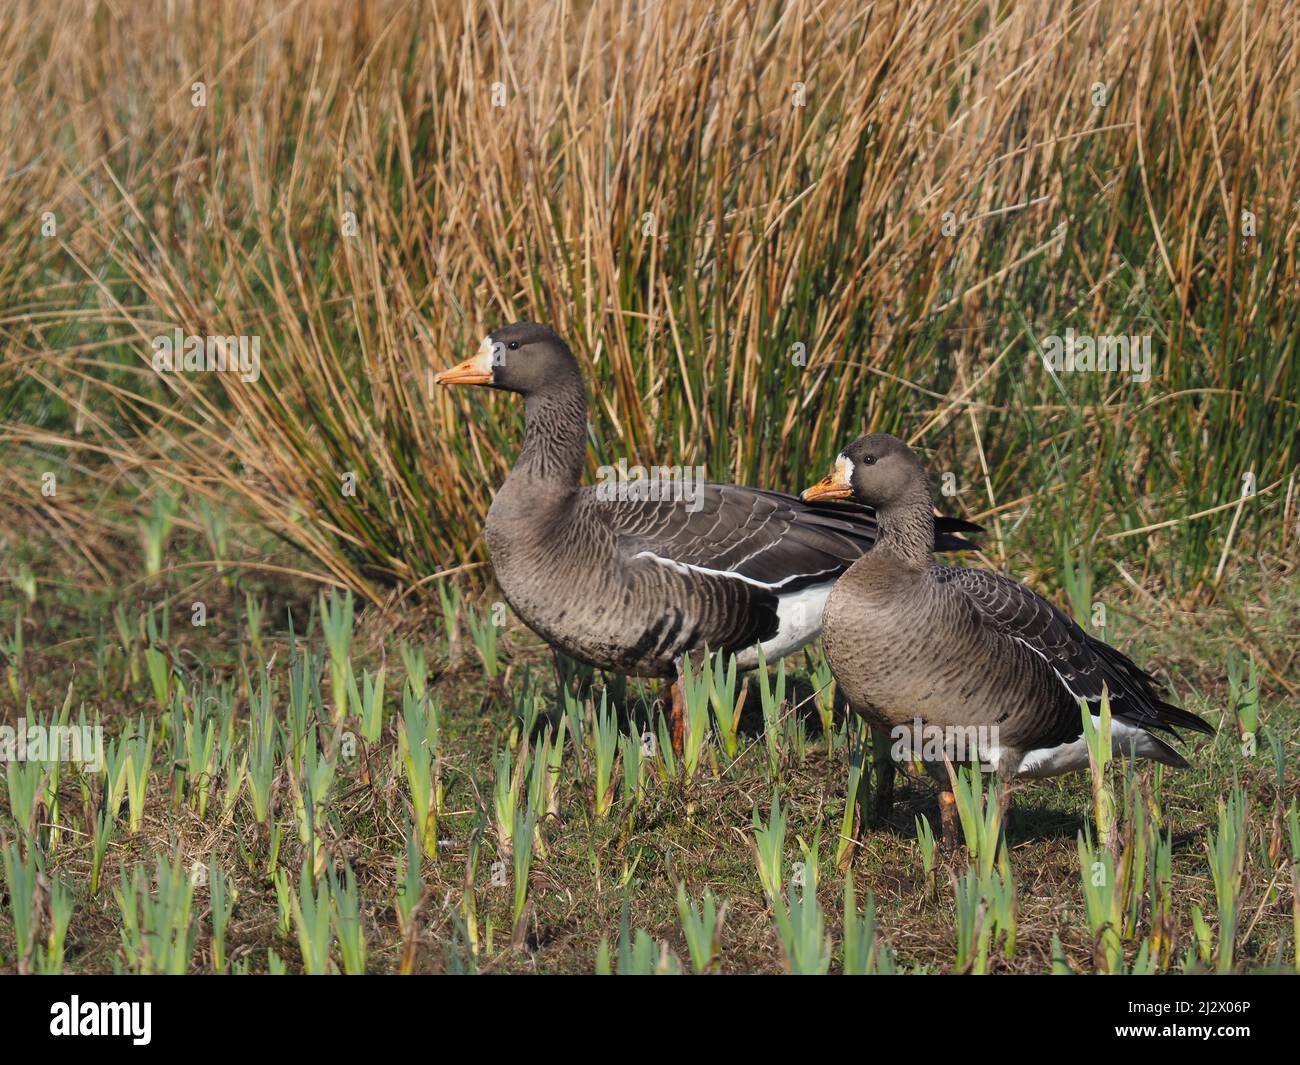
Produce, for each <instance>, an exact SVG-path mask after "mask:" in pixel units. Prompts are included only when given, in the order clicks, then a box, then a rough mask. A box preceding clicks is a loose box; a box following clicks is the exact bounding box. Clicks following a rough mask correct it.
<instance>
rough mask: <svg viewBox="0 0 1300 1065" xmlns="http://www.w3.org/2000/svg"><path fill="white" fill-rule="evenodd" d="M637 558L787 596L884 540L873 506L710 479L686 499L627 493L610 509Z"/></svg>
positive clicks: (627, 549)
mask: <svg viewBox="0 0 1300 1065" xmlns="http://www.w3.org/2000/svg"><path fill="white" fill-rule="evenodd" d="M602 516H603V517H604V518H605V520H606V521H607V522H608V524H609V526H610V527H611V528H612V529H613V531H614V532H615V534H616V535H617V536H618V537H619V539H620V541H621V544H620V546H621V548H622V552H623V554H624V556H625V557H627V558H629V559H637V558H647V559H650V560H652V561H655V562H661V563H666V564H669V565H675V566H678V567H686V568H689V569H692V570H697V571H699V572H700V573H702V574H705V575H712V576H719V577H727V578H730V579H732V580H736V581H743V582H745V583H746V584H749V585H752V586H754V587H755V588H758V589H761V590H763V591H766V592H769V593H772V594H777V595H784V594H791V593H794V592H797V591H799V590H801V589H802V588H806V587H808V586H809V585H813V584H823V583H825V582H827V581H832V580H834V579H835V578H836V577H838V576H839V575H840V574H841V573H843V572H844V571H845V570H846V569H848V567H849V566H851V565H853V563H854V562H855V561H857V559H858V557H859V556H860V555H861V554H862V553H863V552H864V551H866V550H868V549H869V548H870V547H871V545H872V544H873V543H875V540H876V516H875V514H874V513H873V512H872V511H871V510H869V509H868V508H866V507H854V508H840V507H831V506H826V505H823V506H817V505H810V504H806V503H803V502H801V501H800V500H798V499H796V498H795V497H793V496H787V495H783V494H781V493H780V492H766V491H763V490H761V489H755V488H743V487H741V486H739V485H732V484H715V483H712V482H706V483H704V484H702V485H700V486H699V491H698V493H697V494H696V495H695V496H694V497H693V498H692V499H690V500H689V501H686V500H626V501H616V502H612V503H608V504H605V505H604V509H603V515H602Z"/></svg>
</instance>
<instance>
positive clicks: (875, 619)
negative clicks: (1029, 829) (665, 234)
mask: <svg viewBox="0 0 1300 1065" xmlns="http://www.w3.org/2000/svg"><path fill="white" fill-rule="evenodd" d="M803 498H804V499H805V500H810V501H822V500H831V499H850V498H851V499H854V500H857V501H858V502H861V503H865V504H867V505H869V506H871V507H873V508H874V509H875V512H876V521H877V526H878V528H877V533H876V544H875V546H874V547H873V548H872V550H871V551H870V552H868V553H867V554H865V555H863V557H862V558H860V559H858V560H857V561H856V562H855V563H854V564H853V565H852V566H851V567H849V570H848V572H847V573H845V574H844V576H843V577H842V578H841V579H840V581H839V582H838V583H837V584H836V585H835V587H834V589H833V590H832V591H831V594H830V596H829V597H828V599H827V602H826V615H825V618H824V625H825V629H824V635H823V641H824V644H825V648H826V658H827V661H828V662H829V663H830V667H831V672H832V673H833V674H834V676H835V679H836V681H837V682H838V684H839V686H840V690H841V691H842V692H843V694H844V696H845V697H846V698H847V699H848V701H849V705H850V706H851V707H853V709H855V710H856V711H858V712H859V713H861V714H863V715H864V716H865V717H867V718H868V719H869V720H871V721H872V722H873V724H875V725H876V726H877V727H884V728H889V729H891V730H899V729H900V726H901V731H895V735H896V736H899V737H901V738H904V739H905V740H906V741H907V746H909V747H910V749H911V750H912V752H913V753H914V754H916V755H920V756H924V755H925V753H926V751H925V750H924V749H923V750H920V751H918V750H917V747H918V745H919V744H918V742H917V741H918V739H919V740H920V741H922V744H924V745H925V746H927V747H928V750H929V754H930V758H929V759H928V760H926V759H925V758H924V757H922V760H923V764H924V765H925V767H926V769H927V770H929V771H930V772H931V774H932V775H933V776H935V777H936V778H937V779H938V780H939V782H940V787H941V794H940V804H939V806H940V812H941V814H942V815H943V828H944V838H945V842H947V843H948V844H950V845H951V844H953V843H954V842H955V840H956V820H955V817H954V801H953V796H952V794H951V792H950V791H949V784H948V777H947V773H946V768H945V767H944V765H943V761H942V755H943V754H948V755H949V756H950V757H951V752H952V750H953V747H954V746H955V745H956V744H954V741H959V743H960V744H961V745H965V746H966V748H967V754H968V755H970V756H971V757H969V758H967V759H966V760H968V761H976V760H978V761H979V762H981V763H982V764H984V765H986V766H988V767H991V768H996V769H997V771H998V772H999V773H1000V774H1001V775H1002V776H1003V777H1007V778H1011V777H1044V776H1054V775H1056V774H1058V773H1065V772H1068V771H1069V770H1072V769H1078V768H1082V767H1085V766H1087V764H1088V752H1087V745H1086V742H1085V740H1084V739H1083V725H1082V718H1081V713H1080V701H1081V700H1083V701H1086V702H1087V704H1088V707H1089V709H1090V711H1091V712H1092V713H1093V714H1094V715H1096V714H1098V713H1100V705H1101V697H1102V691H1103V689H1105V690H1107V691H1108V692H1109V695H1110V702H1111V709H1112V715H1113V720H1112V742H1113V745H1114V748H1115V751H1116V753H1117V754H1125V753H1128V752H1129V751H1130V750H1132V751H1133V752H1134V753H1136V754H1137V756H1138V757H1141V758H1149V759H1153V760H1155V761H1157V762H1163V763H1165V764H1166V765H1171V766H1178V767H1180V768H1186V766H1187V762H1186V761H1185V760H1184V759H1183V757H1182V755H1180V754H1179V753H1178V752H1177V751H1176V750H1174V749H1173V748H1172V747H1171V746H1169V744H1168V743H1166V742H1165V741H1164V740H1163V739H1161V738H1160V736H1158V735H1156V733H1158V732H1163V733H1167V734H1169V735H1172V736H1176V735H1177V733H1175V731H1174V728H1175V726H1177V727H1179V728H1187V729H1193V730H1195V731H1197V732H1204V733H1209V734H1212V733H1213V729H1211V728H1210V726H1209V725H1207V724H1206V723H1205V722H1204V721H1202V720H1201V719H1200V718H1199V717H1196V716H1195V715H1194V714H1190V713H1188V712H1187V711H1186V710H1181V709H1179V708H1178V707H1176V706H1172V705H1170V704H1169V703H1167V702H1165V701H1163V699H1162V698H1161V695H1160V692H1159V690H1158V688H1157V687H1156V684H1155V681H1154V680H1153V678H1152V677H1151V675H1150V674H1148V673H1146V672H1145V671H1143V670H1142V669H1140V668H1139V667H1138V666H1137V665H1135V664H1134V663H1133V662H1132V661H1131V660H1130V659H1129V658H1128V657H1126V656H1125V655H1124V654H1123V653H1121V652H1120V651H1117V650H1116V649H1115V648H1113V647H1111V646H1109V645H1108V644H1105V643H1103V642H1102V641H1101V640H1098V639H1095V638H1094V637H1092V636H1089V635H1088V634H1087V633H1086V632H1084V631H1083V629H1081V628H1080V627H1079V626H1078V625H1077V624H1076V623H1075V622H1074V621H1072V620H1071V619H1070V618H1069V617H1068V616H1067V615H1066V614H1065V613H1063V612H1062V611H1060V610H1058V609H1057V608H1056V607H1054V606H1053V605H1052V604H1051V603H1049V602H1048V601H1047V600H1046V599H1043V598H1042V597H1041V596H1039V595H1036V594H1035V593H1034V592H1032V591H1030V590H1029V589H1028V588H1026V587H1025V586H1024V585H1022V584H1017V583H1016V582H1015V581H1012V580H1008V579H1007V578H1006V577H1002V576H999V575H998V574H996V573H988V572H986V571H984V570H975V569H962V568H958V567H955V566H954V567H950V566H940V565H936V564H935V562H934V559H933V556H932V546H933V538H934V518H933V512H932V510H931V506H930V486H929V482H928V480H927V478H926V475H925V470H924V469H923V468H922V467H921V463H920V462H919V461H918V460H917V458H916V456H915V455H914V454H913V453H912V451H911V450H910V449H909V448H908V447H907V445H906V444H904V443H903V442H902V441H901V440H898V439H897V438H895V437H892V436H889V435H888V434H884V433H878V434H874V435H871V436H864V437H861V438H860V439H858V440H855V441H854V442H853V443H852V444H850V445H849V446H848V447H847V448H845V449H844V451H843V452H842V453H841V454H840V456H839V458H838V459H837V460H836V462H835V467H834V469H833V470H832V472H831V473H830V474H829V475H828V476H827V477H826V478H825V479H823V480H822V481H820V482H818V483H817V484H815V485H813V486H812V487H811V488H809V489H807V490H806V491H805V492H804V493H803ZM918 724H919V726H920V729H919V730H918V728H917V725H918ZM918 731H919V732H920V736H919V737H918V736H917V735H916V734H917V733H918ZM931 739H933V740H934V741H935V742H933V743H930V740H931ZM971 744H973V745H974V746H975V750H974V751H971V750H970V745H971ZM953 760H954V761H955V760H956V759H955V758H954V759H953Z"/></svg>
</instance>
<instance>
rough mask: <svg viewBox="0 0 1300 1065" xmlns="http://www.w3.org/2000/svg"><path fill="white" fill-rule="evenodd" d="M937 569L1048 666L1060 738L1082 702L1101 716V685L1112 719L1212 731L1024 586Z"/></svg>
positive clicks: (1075, 722)
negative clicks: (1053, 678)
mask: <svg viewBox="0 0 1300 1065" xmlns="http://www.w3.org/2000/svg"><path fill="white" fill-rule="evenodd" d="M935 572H936V575H937V577H938V580H939V581H940V582H948V583H951V584H954V585H956V586H957V587H958V588H960V589H961V590H962V592H963V593H964V594H965V598H966V600H967V602H969V603H970V604H971V605H972V606H973V607H974V609H975V611H976V613H977V614H978V615H979V617H980V618H981V619H982V620H983V621H984V622H985V623H986V624H988V625H989V626H991V627H992V628H994V629H995V630H996V631H997V632H998V633H999V634H1000V635H1001V636H1002V637H1004V638H1006V639H1011V640H1015V641H1016V642H1018V643H1020V644H1022V645H1023V646H1025V647H1026V648H1028V649H1029V650H1030V651H1032V652H1033V653H1034V654H1035V655H1037V656H1038V657H1039V658H1041V659H1042V660H1043V661H1044V662H1046V663H1047V665H1048V666H1049V667H1050V668H1051V671H1052V672H1053V673H1054V674H1055V676H1056V679H1057V681H1058V688H1057V691H1056V699H1057V706H1056V710H1057V715H1058V716H1059V719H1060V735H1059V736H1058V737H1055V738H1056V739H1057V740H1058V741H1061V742H1063V741H1064V740H1066V739H1069V738H1073V737H1077V736H1078V735H1079V734H1080V731H1081V730H1080V728H1079V700H1080V699H1082V700H1085V701H1086V702H1087V704H1088V707H1089V709H1090V710H1091V711H1092V712H1093V713H1094V714H1098V713H1100V712H1101V710H1100V707H1101V693H1102V689H1103V687H1104V688H1105V689H1106V690H1107V691H1108V692H1109V693H1110V704H1111V714H1112V716H1113V717H1114V718H1116V719H1117V720H1121V721H1125V722H1127V723H1128V724H1131V725H1136V726H1137V727H1139V728H1142V729H1145V730H1146V731H1163V732H1168V733H1170V734H1172V735H1177V733H1176V732H1175V731H1174V730H1175V727H1181V728H1188V729H1193V730H1195V731H1197V732H1204V733H1207V734H1212V733H1213V731H1214V730H1213V729H1211V728H1210V726H1209V725H1207V724H1206V723H1205V722H1204V721H1202V720H1201V719H1200V718H1199V717H1197V716H1196V715H1195V714H1191V713H1188V712H1187V711H1186V710H1183V709H1181V708H1179V707H1176V706H1173V705H1172V704H1170V703H1167V702H1165V701H1164V699H1163V698H1162V693H1161V688H1160V685H1159V684H1158V682H1157V681H1156V680H1155V678H1154V677H1152V676H1151V674H1150V673H1148V672H1146V670H1144V669H1142V668H1141V667H1139V666H1138V665H1137V664H1136V663H1134V662H1133V661H1132V659H1130V658H1129V657H1128V656H1127V655H1125V654H1124V653H1123V652H1122V651H1118V650H1116V649H1115V648H1114V647H1111V646H1110V645H1109V644H1107V643H1104V642H1103V641H1101V640H1098V639H1096V638H1095V637H1093V636H1090V635H1088V633H1086V632H1084V631H1083V629H1082V628H1081V627H1080V626H1079V625H1078V624H1077V623H1076V622H1075V621H1074V620H1073V619H1072V618H1071V617H1070V616H1069V615H1067V614H1066V613H1065V612H1064V611H1062V610H1060V609H1059V608H1057V607H1055V606H1053V605H1052V604H1051V603H1049V602H1048V601H1047V600H1046V599H1044V598H1043V597H1042V596H1040V595H1038V594H1036V593H1035V592H1033V591H1031V590H1030V589H1028V588H1026V587H1025V586H1024V585H1023V584H1018V583H1016V582H1015V581H1013V580H1010V579H1008V578H1007V577H1003V576H1001V575H1000V574H997V573H990V572H988V571H987V570H975V569H963V568H958V567H946V566H937V567H935Z"/></svg>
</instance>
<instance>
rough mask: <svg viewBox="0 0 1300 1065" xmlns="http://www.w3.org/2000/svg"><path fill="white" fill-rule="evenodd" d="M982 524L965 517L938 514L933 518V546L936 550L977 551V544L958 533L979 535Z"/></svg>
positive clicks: (982, 530) (982, 528) (982, 527)
mask: <svg viewBox="0 0 1300 1065" xmlns="http://www.w3.org/2000/svg"><path fill="white" fill-rule="evenodd" d="M983 532H984V526H982V525H977V524H976V523H975V522H973V521H967V520H966V519H965V518H950V517H947V516H946V515H943V514H940V515H939V516H938V517H936V518H935V519H934V547H935V550H936V551H978V550H979V546H980V545H979V544H978V543H976V542H974V541H972V540H967V539H966V538H965V537H963V536H958V535H957V534H958V533H973V534H975V535H977V536H978V535H981V534H982V533H983Z"/></svg>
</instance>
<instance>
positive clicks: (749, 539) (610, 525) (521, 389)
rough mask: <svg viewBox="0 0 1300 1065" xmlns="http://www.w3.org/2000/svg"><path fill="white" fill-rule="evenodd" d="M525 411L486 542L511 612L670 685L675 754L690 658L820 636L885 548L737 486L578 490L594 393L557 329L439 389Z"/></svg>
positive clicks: (868, 517) (776, 495) (463, 369)
mask: <svg viewBox="0 0 1300 1065" xmlns="http://www.w3.org/2000/svg"><path fill="white" fill-rule="evenodd" d="M435 380H436V381H437V382H438V383H439V384H443V385H479V386H482V387H486V388H492V389H498V390H501V391H506V392H515V393H518V394H519V395H521V396H523V399H524V443H523V449H522V451H521V452H520V455H519V458H518V460H517V461H516V462H515V465H514V468H513V469H512V470H511V471H510V476H509V477H507V478H506V481H505V483H504V484H503V485H502V486H501V487H500V488H499V489H497V492H496V496H495V498H494V499H493V500H492V506H491V508H490V509H489V510H488V516H487V522H486V524H485V525H484V529H483V532H484V537H485V539H486V541H487V547H488V553H489V554H490V555H491V557H492V567H493V569H494V571H495V573H496V579H497V584H498V585H499V586H500V588H501V591H502V593H503V594H504V595H505V597H506V599H507V600H508V601H509V603H510V606H511V607H512V608H513V609H514V611H515V613H516V614H518V615H519V617H520V618H522V619H523V621H524V622H525V624H527V625H528V627H529V628H531V629H532V630H533V631H534V632H536V633H537V634H538V635H539V636H540V637H541V638H542V639H543V640H545V641H546V642H547V643H549V644H550V645H551V646H552V647H553V648H556V649H558V650H559V651H562V652H563V653H565V654H567V655H569V656H571V657H573V658H576V659H579V660H580V661H583V662H586V663H588V664H589V665H593V666H595V667H596V668H598V669H606V670H610V671H612V672H617V673H624V674H629V675H631V676H638V677H663V678H665V679H670V680H672V682H673V684H672V708H671V716H672V725H673V728H672V738H673V745H674V746H675V747H677V748H679V749H680V746H681V740H682V724H683V708H684V693H683V691H682V686H681V683H680V680H679V679H678V675H679V666H680V663H681V660H682V659H683V658H684V657H685V656H687V655H688V654H693V653H695V652H700V651H704V650H706V649H707V650H709V651H720V652H723V653H726V652H735V653H736V656H737V662H738V665H739V667H740V668H741V669H752V668H754V667H755V666H756V665H757V664H758V661H759V648H761V649H762V653H763V654H764V655H765V656H766V658H767V660H768V661H774V660H775V659H777V658H781V657H783V656H785V655H787V654H790V653H791V652H793V651H795V650H798V649H799V648H800V647H802V646H804V645H805V644H807V643H809V642H811V641H812V640H814V639H816V637H817V634H818V633H819V632H820V631H821V618H822V605H823V604H824V603H825V600H826V596H827V595H828V594H829V592H830V589H831V586H832V585H833V584H834V582H835V579H836V578H837V577H839V576H840V574H842V573H843V572H844V571H845V570H846V569H848V568H849V566H850V565H851V564H852V563H853V562H854V561H855V560H856V559H857V558H858V556H859V555H861V554H862V553H863V552H864V551H868V550H869V549H870V548H871V544H872V542H873V541H874V540H875V533H876V525H875V515H874V514H872V513H871V511H870V510H868V509H867V508H865V507H860V506H853V505H848V506H844V505H834V506H821V505H817V504H810V503H803V502H800V501H799V500H798V499H797V498H796V497H794V496H790V495H785V494H783V493H780V492H768V491H763V490H761V489H758V488H746V487H743V486H741V485H735V484H718V483H715V482H706V483H703V484H701V485H698V486H697V488H698V492H697V493H696V498H695V499H694V500H693V501H688V500H686V499H685V498H680V497H678V496H677V495H675V494H672V493H669V495H670V496H671V498H654V499H645V498H622V499H620V498H612V499H611V498H607V496H606V494H604V493H602V492H601V491H600V490H598V488H597V487H596V486H594V485H588V486H583V485H582V484H581V479H582V471H583V467H584V465H585V464H586V460H587V434H588V426H587V397H586V392H585V389H584V388H583V383H582V372H581V370H580V369H579V366H578V360H577V359H575V358H574V357H573V353H572V352H571V351H570V350H569V346H568V345H567V344H566V343H565V342H564V341H563V340H562V339H561V338H560V337H559V336H558V335H557V334H556V333H554V332H553V331H552V330H551V329H548V328H547V327H546V326H544V325H538V324H536V323H533V322H516V323H515V324H513V325H507V326H503V327H501V328H500V329H497V330H495V331H494V332H492V333H491V334H489V335H488V336H487V337H485V338H484V340H483V343H482V344H481V346H480V347H479V350H478V352H477V353H476V354H475V355H474V356H472V357H471V358H469V359H466V360H465V361H464V362H462V363H461V364H460V365H459V366H454V367H452V368H451V369H449V370H444V371H443V372H442V373H440V374H439V375H438V376H437V378H436V379H435ZM931 527H932V528H933V529H934V530H935V532H934V535H935V537H936V541H935V543H934V544H931V545H930V546H932V547H938V548H939V549H940V550H960V549H962V548H966V547H971V546H972V545H971V544H969V543H968V542H966V541H965V540H964V539H962V538H961V537H960V536H957V535H954V533H956V532H969V531H977V530H978V528H979V527H978V526H976V525H971V524H970V523H969V522H964V521H961V520H960V519H951V518H938V519H936V520H935V521H934V522H932V523H931Z"/></svg>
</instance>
